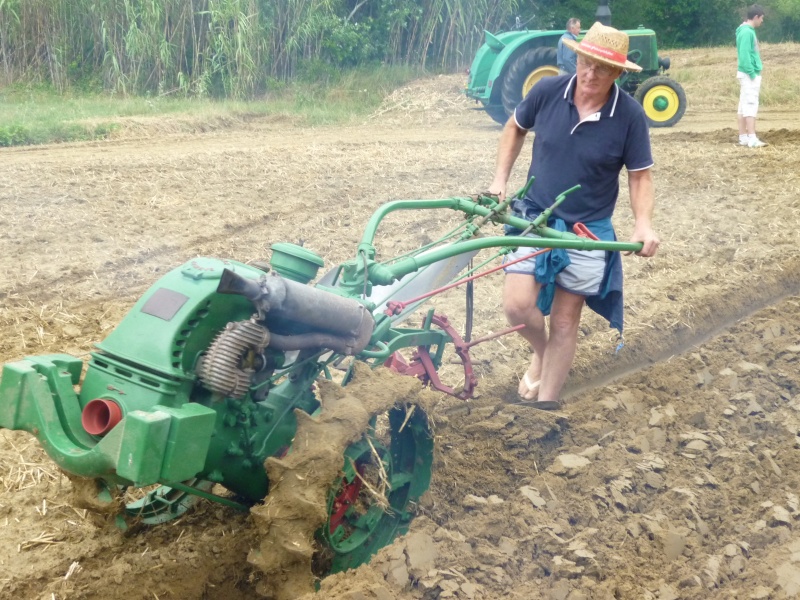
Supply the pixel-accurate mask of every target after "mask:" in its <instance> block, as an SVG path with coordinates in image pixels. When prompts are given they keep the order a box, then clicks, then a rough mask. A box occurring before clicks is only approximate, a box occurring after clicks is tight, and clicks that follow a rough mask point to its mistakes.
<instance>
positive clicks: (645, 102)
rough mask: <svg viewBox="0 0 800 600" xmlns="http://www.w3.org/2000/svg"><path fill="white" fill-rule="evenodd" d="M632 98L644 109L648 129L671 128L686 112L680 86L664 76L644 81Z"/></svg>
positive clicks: (684, 96) (684, 98)
mask: <svg viewBox="0 0 800 600" xmlns="http://www.w3.org/2000/svg"><path fill="white" fill-rule="evenodd" d="M634 98H636V101H637V102H639V104H641V105H642V108H644V114H645V115H647V123H648V124H649V125H650V127H672V126H673V125H675V123H677V122H678V121H680V120H681V117H682V116H683V113H685V112H686V93H685V92H684V91H683V88H682V87H681V84H679V83H678V82H677V81H675V80H674V79H672V78H671V77H666V76H664V75H658V76H656V77H651V78H650V79H647V80H645V81H644V83H642V85H640V86H639V89H637V90H636V94H635V95H634Z"/></svg>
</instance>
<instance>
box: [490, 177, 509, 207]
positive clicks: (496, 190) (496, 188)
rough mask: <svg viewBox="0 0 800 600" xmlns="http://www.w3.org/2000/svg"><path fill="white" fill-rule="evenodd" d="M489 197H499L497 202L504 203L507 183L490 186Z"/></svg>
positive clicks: (496, 183)
mask: <svg viewBox="0 0 800 600" xmlns="http://www.w3.org/2000/svg"><path fill="white" fill-rule="evenodd" d="M486 195H487V196H497V200H498V201H499V202H502V201H503V200H505V199H506V184H505V183H498V182H496V181H495V182H494V183H492V185H490V186H489V189H488V190H486Z"/></svg>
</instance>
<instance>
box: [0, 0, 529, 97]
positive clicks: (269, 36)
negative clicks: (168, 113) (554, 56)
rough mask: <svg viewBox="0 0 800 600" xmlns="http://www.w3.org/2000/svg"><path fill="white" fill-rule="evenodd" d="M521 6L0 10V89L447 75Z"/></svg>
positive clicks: (14, 1)
mask: <svg viewBox="0 0 800 600" xmlns="http://www.w3.org/2000/svg"><path fill="white" fill-rule="evenodd" d="M517 8H518V4H517V0H381V1H380V2H373V1H371V0H370V1H368V2H361V1H360V0H0V83H4V84H10V83H14V82H16V81H20V80H22V81H30V82H46V83H49V84H50V85H52V86H53V87H54V88H56V89H57V90H60V91H65V90H67V89H68V88H70V87H71V86H75V85H85V86H93V87H101V88H102V89H105V90H109V91H113V92H117V93H123V94H142V93H151V94H174V93H178V94H183V95H199V96H203V95H212V96H226V97H241V98H244V97H252V96H254V95H257V94H259V93H261V92H263V91H265V90H266V89H267V88H268V87H269V86H270V85H271V84H272V83H273V82H279V81H286V80H289V79H292V78H293V77H295V76H296V75H297V73H298V70H299V69H300V67H301V66H302V65H303V64H304V63H309V62H311V63H313V62H314V61H319V62H322V63H323V64H327V65H328V66H329V68H331V69H334V70H335V69H337V68H338V67H339V66H340V65H338V64H337V61H341V60H342V59H343V58H345V59H349V61H348V64H354V63H355V62H357V60H358V61H360V60H366V59H370V60H373V61H375V62H385V63H391V64H397V63H400V64H407V65H418V66H421V67H426V66H433V67H435V68H455V67H461V66H463V65H465V64H467V63H468V62H469V61H470V59H471V56H472V54H473V52H474V50H475V49H476V48H477V46H478V45H479V44H480V43H481V42H482V30H483V29H484V28H492V27H494V26H497V25H498V24H500V23H504V22H508V20H509V17H510V15H512V14H513V13H514V11H516V10H517ZM360 20H362V21H363V24H359V21H360ZM344 34H347V35H351V36H354V37H351V38H348V39H350V40H351V42H352V46H353V48H354V50H353V56H350V57H348V56H345V57H343V56H342V54H343V52H344V50H342V49H341V48H339V49H338V50H337V49H336V48H335V46H336V44H337V43H338V41H337V40H338V39H339V38H336V37H335V36H336V35H340V36H341V35H344ZM358 36H361V37H358ZM364 36H369V37H364ZM353 40H354V41H353ZM332 48H333V49H334V50H337V51H336V52H332ZM365 48H368V49H369V52H367V51H366V50H364V49H365ZM356 50H358V52H356ZM356 59H357V60H356Z"/></svg>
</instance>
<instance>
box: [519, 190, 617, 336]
mask: <svg viewBox="0 0 800 600" xmlns="http://www.w3.org/2000/svg"><path fill="white" fill-rule="evenodd" d="M512 210H513V212H514V213H516V214H517V215H518V216H520V217H522V218H523V219H527V220H529V221H532V220H533V219H535V218H536V217H537V216H538V214H539V213H540V212H541V211H540V210H538V209H533V207H531V206H530V205H528V204H527V203H526V202H524V201H519V200H518V201H515V202H514V204H512ZM573 225H574V224H567V223H565V222H564V221H563V219H557V218H552V217H551V219H550V220H549V221H548V222H547V226H548V227H550V228H551V229H555V230H556V231H572V226H573ZM584 225H586V227H587V228H588V229H589V231H591V232H592V233H593V234H595V235H596V236H597V237H598V238H599V239H601V240H603V241H606V242H616V241H617V235H616V233H615V232H614V226H613V225H612V224H611V219H600V220H598V221H589V222H588V223H584ZM520 233H522V232H521V231H520V230H519V229H516V228H514V227H510V226H506V235H519V234H520ZM569 264H570V260H569V256H568V255H567V252H566V250H564V249H563V248H553V249H552V250H550V252H546V253H544V254H540V255H539V256H537V257H536V268H535V269H534V277H535V278H536V281H537V282H539V283H541V284H542V288H541V290H540V292H539V297H538V298H537V301H536V306H537V307H538V308H539V310H541V311H542V314H544V315H549V314H550V308H551V307H552V304H553V297H554V296H555V289H556V283H555V281H556V275H558V274H559V273H560V272H561V271H562V270H563V269H565V268H566V267H567V266H569ZM586 305H587V306H588V307H589V308H590V309H592V310H593V311H594V312H596V313H597V314H598V315H600V316H601V317H603V318H604V319H606V320H607V321H608V322H609V325H610V326H611V327H613V328H614V329H616V330H618V331H619V332H620V333H622V328H623V319H624V302H623V296H622V259H621V258H620V254H619V252H607V253H606V269H605V273H604V274H603V281H602V282H601V283H600V292H599V293H598V294H596V295H593V296H587V297H586Z"/></svg>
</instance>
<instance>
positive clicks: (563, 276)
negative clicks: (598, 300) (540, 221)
mask: <svg viewBox="0 0 800 600" xmlns="http://www.w3.org/2000/svg"><path fill="white" fill-rule="evenodd" d="M528 237H539V236H534V235H530V234H528ZM536 250H537V248H527V247H525V248H523V247H519V248H517V249H516V250H514V252H511V253H510V254H507V255H506V257H505V258H504V259H503V262H511V261H513V260H516V259H517V258H522V257H523V256H525V255H527V254H530V253H531V252H536ZM566 252H567V256H569V261H570V262H569V265H567V267H566V268H565V269H564V270H563V271H561V272H560V273H559V274H558V275H556V285H558V287H560V288H563V289H565V290H566V291H568V292H571V293H573V294H579V295H581V296H594V295H596V294H599V293H600V285H601V284H602V283H603V275H605V272H606V251H605V250H567V251H566ZM535 268H536V257H535V256H534V257H533V258H529V259H528V260H523V261H521V262H518V263H517V264H515V265H511V266H510V267H508V268H507V269H505V272H506V273H520V274H523V275H533V272H534V269H535Z"/></svg>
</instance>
